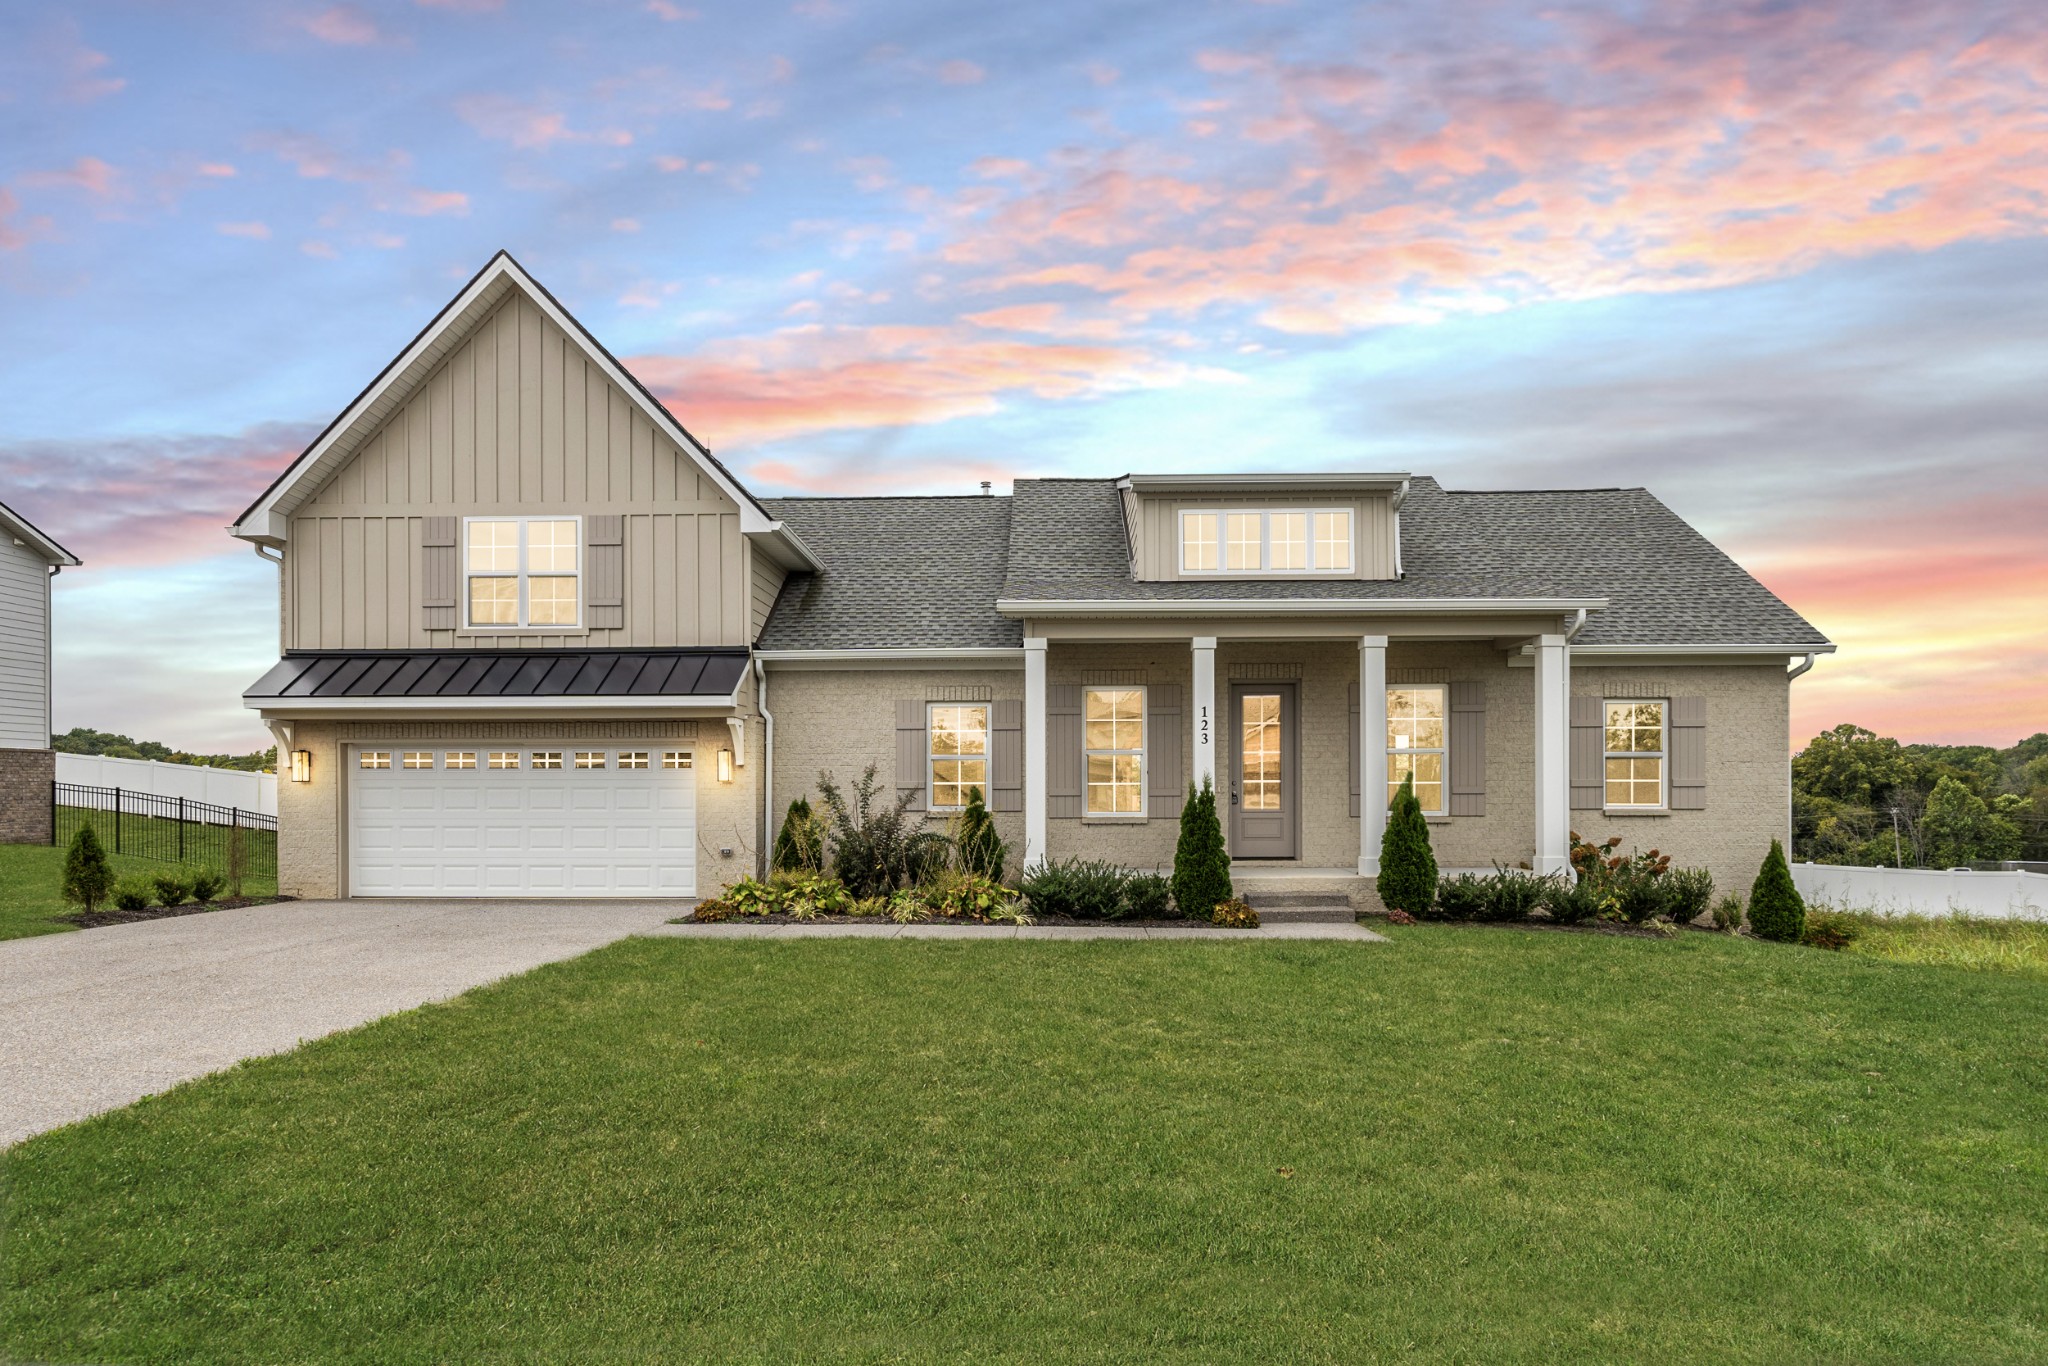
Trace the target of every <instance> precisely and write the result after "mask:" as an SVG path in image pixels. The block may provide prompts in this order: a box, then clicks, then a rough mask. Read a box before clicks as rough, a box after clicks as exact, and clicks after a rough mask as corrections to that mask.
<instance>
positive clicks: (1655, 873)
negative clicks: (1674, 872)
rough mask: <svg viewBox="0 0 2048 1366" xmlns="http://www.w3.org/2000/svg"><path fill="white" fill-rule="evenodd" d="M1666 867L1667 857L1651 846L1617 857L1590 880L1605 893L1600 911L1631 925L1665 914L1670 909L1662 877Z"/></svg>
mask: <svg viewBox="0 0 2048 1366" xmlns="http://www.w3.org/2000/svg"><path fill="white" fill-rule="evenodd" d="M1670 869H1671V860H1670V859H1669V858H1666V857H1665V856H1664V855H1662V854H1659V853H1658V852H1657V851H1656V850H1655V849H1652V850H1651V851H1650V852H1649V853H1647V854H1636V855H1633V856H1631V857H1629V858H1625V859H1621V860H1618V861H1617V862H1616V864H1615V866H1613V867H1611V868H1609V869H1608V871H1607V872H1606V874H1605V875H1604V876H1596V877H1595V878H1594V880H1593V881H1594V885H1595V886H1596V887H1598V888H1600V889H1601V890H1602V891H1604V893H1605V896H1604V898H1603V901H1604V903H1605V904H1604V906H1603V908H1602V911H1601V914H1602V915H1603V916H1605V917H1606V918H1608V919H1610V920H1625V921H1627V922H1628V923H1629V924H1631V925H1641V924H1644V923H1646V922H1648V921H1651V920H1655V919H1657V918H1658V917H1659V916H1661V915H1665V914H1667V913H1668V912H1669V911H1670V909H1671V888H1670V884H1668V883H1667V882H1666V881H1665V880H1664V878H1665V874H1666V873H1668V872H1669V871H1670ZM1602 884H1604V886H1603V885H1602Z"/></svg>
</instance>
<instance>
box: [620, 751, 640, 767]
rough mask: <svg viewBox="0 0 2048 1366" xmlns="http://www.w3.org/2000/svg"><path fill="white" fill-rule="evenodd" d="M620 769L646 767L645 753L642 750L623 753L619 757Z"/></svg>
mask: <svg viewBox="0 0 2048 1366" xmlns="http://www.w3.org/2000/svg"><path fill="white" fill-rule="evenodd" d="M619 767H620V768H645V767H647V751H646V750H644V749H638V750H629V751H623V752H621V753H620V755H619Z"/></svg>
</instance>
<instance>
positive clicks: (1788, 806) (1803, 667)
mask: <svg viewBox="0 0 2048 1366" xmlns="http://www.w3.org/2000/svg"><path fill="white" fill-rule="evenodd" d="M1817 658H1819V656H1817V655H1811V654H1810V655H1808V656H1807V657H1806V658H1805V659H1803V660H1801V661H1800V663H1799V667H1798V668H1796V669H1791V670H1788V671H1787V672H1786V674H1785V681H1786V682H1787V683H1790V682H1791V681H1792V680H1793V679H1795V678H1797V677H1799V675H1801V674H1803V673H1805V672H1806V671H1807V670H1808V669H1811V668H1812V667H1813V661H1814V660H1815V659H1817ZM1795 823H1796V822H1795V819H1794V816H1793V813H1792V751H1791V750H1789V749H1788V750H1786V751H1785V859H1786V861H1787V862H1788V863H1789V862H1790V861H1791V859H1792V835H1793V826H1794V825H1795ZM1894 824H1896V820H1894Z"/></svg>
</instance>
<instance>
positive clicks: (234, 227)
mask: <svg viewBox="0 0 2048 1366" xmlns="http://www.w3.org/2000/svg"><path fill="white" fill-rule="evenodd" d="M214 231H216V232H218V233H220V234H221V235H222V236H223V237H249V238H254V239H255V240H256V241H259V242H263V241H268V240H269V238H270V225H269V224H268V223H263V222H248V223H219V224H216V225H215V226H214Z"/></svg>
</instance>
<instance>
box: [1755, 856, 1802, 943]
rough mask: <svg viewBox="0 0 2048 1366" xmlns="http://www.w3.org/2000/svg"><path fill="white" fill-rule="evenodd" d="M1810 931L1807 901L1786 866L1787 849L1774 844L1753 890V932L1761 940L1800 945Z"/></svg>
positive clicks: (1758, 870)
mask: <svg viewBox="0 0 2048 1366" xmlns="http://www.w3.org/2000/svg"><path fill="white" fill-rule="evenodd" d="M1805 931H1806V901H1805V900H1804V898H1802V897H1801V896H1800V895H1799V889H1798V888H1797V887H1795V886H1794V885H1793V884H1792V870H1791V869H1790V868H1789V867H1787V866H1786V864H1785V847H1784V846H1783V845H1781V844H1779V843H1778V842H1777V841H1776V840H1772V841H1771V852H1770V853H1768V854H1765V855H1764V866H1763V867H1761V868H1759V869H1757V874H1756V881H1755V882H1754V883H1753V884H1751V886H1750V889H1749V932H1750V933H1751V934H1753V935H1755V936H1756V937H1757V938H1759V939H1775V940H1777V941H1778V942H1779V943H1781V944H1796V943H1798V942H1799V936H1800V935H1801V934H1803V933H1805Z"/></svg>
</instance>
